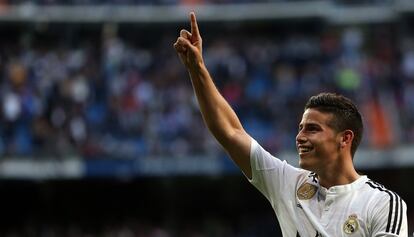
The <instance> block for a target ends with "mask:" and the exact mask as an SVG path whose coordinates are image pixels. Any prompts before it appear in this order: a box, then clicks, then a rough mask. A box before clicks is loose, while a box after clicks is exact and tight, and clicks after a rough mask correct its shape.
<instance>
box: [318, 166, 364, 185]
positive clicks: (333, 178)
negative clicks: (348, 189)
mask: <svg viewBox="0 0 414 237" xmlns="http://www.w3.org/2000/svg"><path fill="white" fill-rule="evenodd" d="M316 173H317V174H318V180H319V183H320V185H321V186H323V187H325V188H328V189H329V188H330V187H333V186H338V185H345V184H350V183H352V182H354V181H355V180H357V179H358V178H359V177H360V176H359V174H358V173H357V172H356V170H355V168H354V165H353V164H352V161H351V162H350V164H349V163H348V164H338V165H336V166H335V167H331V168H330V169H326V170H324V171H321V172H316Z"/></svg>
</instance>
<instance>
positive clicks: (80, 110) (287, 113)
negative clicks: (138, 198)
mask: <svg viewBox="0 0 414 237" xmlns="http://www.w3.org/2000/svg"><path fill="white" fill-rule="evenodd" d="M22 38H23V39H19V40H17V42H12V43H8V44H3V46H1V48H0V91H1V92H0V95H1V104H0V112H1V113H0V134H1V136H0V155H2V156H35V157H54V158H59V157H67V156H71V155H81V156H83V157H86V158H94V157H96V158H105V157H111V158H114V157H115V158H134V159H135V158H152V157H167V156H168V157H183V156H197V155H207V156H216V155H217V154H218V153H219V152H221V149H220V148H219V147H218V145H217V143H216V142H215V141H214V140H213V139H212V137H211V135H210V134H209V133H208V131H207V129H206V128H205V126H204V125H203V123H202V118H201V116H200V114H199V111H198V105H197V103H196V100H195V97H194V95H193V92H192V89H191V83H190V81H189V80H188V75H187V73H186V71H185V69H184V67H183V66H182V65H181V63H180V62H179V59H178V57H177V56H176V54H175V52H174V50H173V47H172V43H173V42H174V40H175V36H168V35H165V36H162V37H161V38H159V39H157V40H154V41H153V42H148V40H145V39H144V38H142V42H140V41H139V39H138V42H136V39H134V42H132V43H131V42H130V41H128V39H124V38H122V37H118V36H117V34H116V33H115V32H114V30H111V28H109V29H107V30H104V33H103V36H102V37H101V38H99V39H94V40H95V41H99V42H95V41H89V43H84V44H78V45H76V46H72V45H70V44H66V43H65V42H64V40H61V41H62V42H58V43H54V44H47V43H46V44H33V43H31V41H30V37H27V35H26V36H25V37H22ZM206 38H207V39H206V40H205V45H204V57H205V63H206V65H207V66H208V68H209V70H210V73H211V75H212V76H213V77H214V79H215V81H216V84H217V86H218V87H219V89H220V91H221V92H222V94H223V95H224V97H225V98H226V99H227V100H228V101H229V103H230V104H231V105H232V107H233V108H234V109H235V111H236V112H237V114H238V115H239V117H240V119H241V121H242V123H243V125H244V126H245V129H246V130H247V131H248V132H250V133H251V135H252V136H253V137H255V138H256V139H257V140H258V141H259V142H260V143H261V144H262V145H263V146H264V147H266V148H267V149H269V150H270V151H271V152H280V151H284V150H293V149H294V144H295V141H294V139H295V135H296V131H297V124H298V121H299V120H300V117H301V114H302V112H303V106H304V104H305V102H306V101H307V99H308V98H309V97H310V96H311V95H314V94H316V93H319V92H322V91H331V92H339V93H343V94H345V95H347V96H349V97H351V98H352V99H353V100H355V101H356V102H357V104H358V106H359V107H360V109H361V111H362V113H363V116H364V119H365V125H366V131H365V139H364V141H363V146H368V147H375V148H389V147H393V146H396V145H399V144H401V143H402V144H408V143H413V142H414V40H413V39H412V38H410V37H409V36H406V35H396V34H394V33H393V31H392V29H390V28H386V27H377V28H376V27H373V28H371V29H370V30H366V29H358V28H345V29H342V30H326V31H324V32H322V33H315V34H285V35H282V36H279V35H277V32H275V33H274V34H272V33H270V32H266V34H263V35H260V34H255V35H254V36H251V35H249V34H247V32H241V33H239V34H237V35H233V36H232V35H230V34H220V36H219V37H216V36H215V37H210V38H209V37H208V35H207V36H206Z"/></svg>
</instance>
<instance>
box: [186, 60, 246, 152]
mask: <svg viewBox="0 0 414 237" xmlns="http://www.w3.org/2000/svg"><path fill="white" fill-rule="evenodd" d="M189 73H190V77H191V82H192V85H193V88H194V92H195V94H196V97H197V100H198V103H199V106H200V110H201V114H202V116H203V119H204V121H205V123H206V125H207V127H208V128H209V130H210V131H211V133H212V134H213V135H214V137H215V138H216V139H217V140H218V141H219V142H220V143H221V144H222V145H223V146H226V143H227V142H228V141H229V140H230V139H231V137H232V136H234V135H235V134H236V133H237V132H244V130H243V127H242V125H241V123H240V121H239V119H238V117H237V115H236V113H235V112H234V111H233V109H232V108H231V106H230V105H229V104H228V103H227V101H226V100H225V99H224V98H223V96H222V95H221V94H220V92H219V91H218V89H217V87H216V86H215V85H214V82H213V80H212V78H211V76H210V74H209V72H208V70H207V68H206V67H205V65H204V64H203V63H200V64H199V65H197V66H195V67H192V68H191V69H190V70H189Z"/></svg>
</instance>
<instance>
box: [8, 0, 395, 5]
mask: <svg viewBox="0 0 414 237" xmlns="http://www.w3.org/2000/svg"><path fill="white" fill-rule="evenodd" d="M300 1H315V0H1V1H0V5H5V6H6V5H19V4H33V5H46V6H50V5H63V6H66V5H69V6H73V5H146V6H148V5H150V6H151V5H153V6H158V5H169V6H170V5H194V4H200V5H206V4H244V3H272V2H273V3H277V2H300ZM328 1H330V2H333V3H335V4H344V5H355V4H359V5H361V4H377V5H387V4H391V3H392V1H391V0H328Z"/></svg>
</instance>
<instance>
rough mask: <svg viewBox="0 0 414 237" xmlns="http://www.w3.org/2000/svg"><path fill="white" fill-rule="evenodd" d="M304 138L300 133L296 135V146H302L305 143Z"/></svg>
mask: <svg viewBox="0 0 414 237" xmlns="http://www.w3.org/2000/svg"><path fill="white" fill-rule="evenodd" d="M306 140H307V139H306V136H304V135H303V133H302V132H301V131H299V132H298V134H297V135H296V144H302V143H305V142H306Z"/></svg>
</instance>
